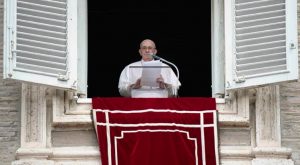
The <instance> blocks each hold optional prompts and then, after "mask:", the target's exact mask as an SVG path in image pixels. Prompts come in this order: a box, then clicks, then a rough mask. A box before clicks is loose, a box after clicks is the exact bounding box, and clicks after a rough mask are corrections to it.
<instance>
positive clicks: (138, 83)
mask: <svg viewBox="0 0 300 165" xmlns="http://www.w3.org/2000/svg"><path fill="white" fill-rule="evenodd" d="M130 87H131V88H132V89H139V88H141V87H142V86H141V79H140V78H139V79H137V80H136V82H135V84H132V85H131V86H130Z"/></svg>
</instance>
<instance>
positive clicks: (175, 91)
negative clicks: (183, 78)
mask: <svg viewBox="0 0 300 165" xmlns="http://www.w3.org/2000/svg"><path fill="white" fill-rule="evenodd" d="M151 56H152V57H153V58H154V59H157V60H161V61H163V62H166V63H168V64H170V65H172V66H173V67H174V68H175V69H176V75H177V79H178V81H179V70H178V68H177V66H176V65H175V64H173V63H172V62H170V61H168V60H165V59H163V58H161V57H159V56H157V55H155V54H151ZM173 93H174V95H175V96H176V97H177V89H175V90H174V91H173Z"/></svg>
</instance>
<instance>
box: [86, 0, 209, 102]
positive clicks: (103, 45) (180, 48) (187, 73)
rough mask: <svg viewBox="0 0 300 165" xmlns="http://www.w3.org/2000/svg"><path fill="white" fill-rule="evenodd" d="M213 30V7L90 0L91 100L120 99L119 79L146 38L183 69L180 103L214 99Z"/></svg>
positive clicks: (173, 1)
mask: <svg viewBox="0 0 300 165" xmlns="http://www.w3.org/2000/svg"><path fill="white" fill-rule="evenodd" d="M210 30H211V11H210V1H201V2H196V1H190V2H189V1H182V0H167V1H166V0H157V1H151V0H148V1H146V0H122V1H117V0H89V1H88V97H90V98H91V97H119V96H120V95H119V92H118V81H119V76H120V73H121V71H122V69H123V68H124V67H125V66H126V65H128V64H129V63H132V62H135V61H138V60H140V56H139V54H138V49H139V44H140V42H141V41H142V40H143V39H146V38H149V39H152V40H153V41H155V43H156V47H157V49H158V53H157V55H158V56H160V57H162V58H164V59H166V60H169V61H171V62H173V63H174V64H176V65H177V67H178V68H179V72H180V82H181V83H182V86H181V88H180V90H179V96H180V97H189V96H190V97H194V96H199V97H210V96H211V31H210ZM174 71H175V70H174ZM175 73H176V72H175Z"/></svg>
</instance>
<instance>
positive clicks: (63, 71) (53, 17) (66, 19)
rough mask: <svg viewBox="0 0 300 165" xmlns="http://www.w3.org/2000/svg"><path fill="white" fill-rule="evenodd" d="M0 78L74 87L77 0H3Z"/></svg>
mask: <svg viewBox="0 0 300 165" xmlns="http://www.w3.org/2000/svg"><path fill="white" fill-rule="evenodd" d="M3 77H4V78H11V79H16V80H21V81H25V82H31V83H38V84H45V85H50V86H54V87H58V88H63V89H72V90H76V89H77V1H76V0H52V1H49V0H5V18H4V76H3Z"/></svg>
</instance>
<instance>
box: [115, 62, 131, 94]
mask: <svg viewBox="0 0 300 165" xmlns="http://www.w3.org/2000/svg"><path fill="white" fill-rule="evenodd" d="M128 72H129V69H128V66H127V67H125V68H124V69H123V71H122V72H121V75H120V78H119V85H118V88H119V93H120V95H121V96H124V97H131V92H130V87H129V86H130V81H129V73H128Z"/></svg>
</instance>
